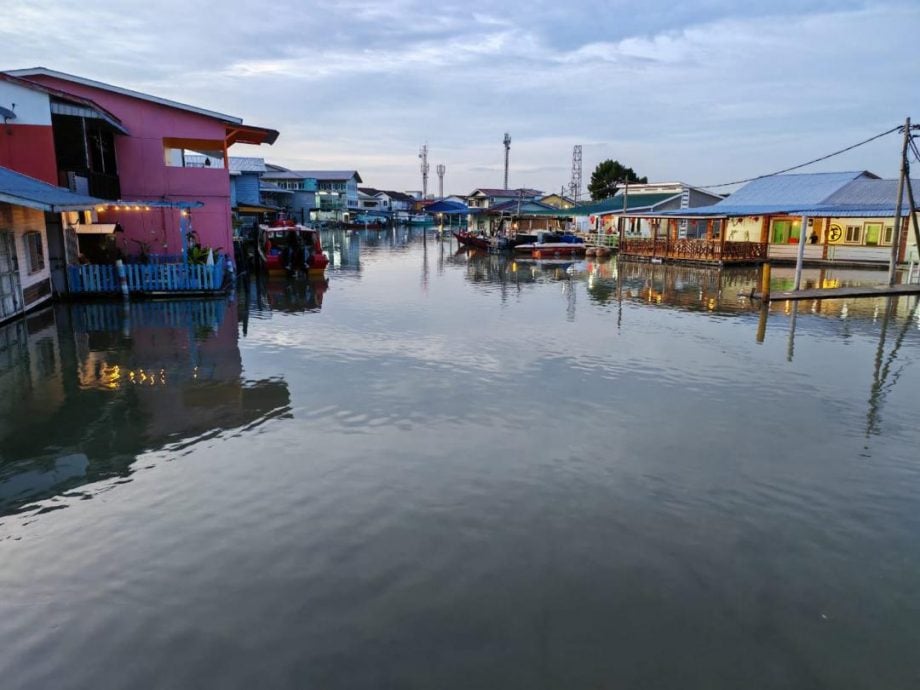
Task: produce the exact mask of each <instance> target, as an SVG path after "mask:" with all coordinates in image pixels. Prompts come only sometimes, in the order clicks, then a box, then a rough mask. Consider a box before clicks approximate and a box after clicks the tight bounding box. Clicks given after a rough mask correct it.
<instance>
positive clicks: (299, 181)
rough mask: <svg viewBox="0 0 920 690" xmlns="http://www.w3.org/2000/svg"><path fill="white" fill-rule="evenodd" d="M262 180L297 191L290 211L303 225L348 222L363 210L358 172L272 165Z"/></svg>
mask: <svg viewBox="0 0 920 690" xmlns="http://www.w3.org/2000/svg"><path fill="white" fill-rule="evenodd" d="M262 179H263V180H264V181H265V182H269V183H271V184H274V185H277V186H278V187H280V188H281V189H284V190H287V191H290V192H293V194H292V195H291V198H290V199H289V200H288V202H289V204H288V206H287V210H288V211H289V212H290V213H291V214H292V215H293V216H294V217H295V218H297V219H299V220H301V221H302V222H306V221H308V220H321V221H347V220H348V219H349V218H350V217H351V216H352V215H354V214H356V213H357V212H358V211H359V210H360V208H361V207H360V204H359V201H358V184H359V183H361V182H362V180H361V176H360V175H359V174H358V171H357V170H289V169H287V168H283V167H281V166H279V165H272V164H268V165H266V171H265V173H264V174H263V175H262Z"/></svg>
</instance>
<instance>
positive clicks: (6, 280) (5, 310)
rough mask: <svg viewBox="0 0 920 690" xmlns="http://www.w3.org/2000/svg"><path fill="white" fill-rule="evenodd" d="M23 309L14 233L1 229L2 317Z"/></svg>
mask: <svg viewBox="0 0 920 690" xmlns="http://www.w3.org/2000/svg"><path fill="white" fill-rule="evenodd" d="M21 311H22V289H21V287H20V285H19V261H18V260H17V258H16V245H15V244H14V238H13V233H12V232H10V231H9V230H0V319H5V318H7V317H9V316H12V315H13V314H18V313H19V312H21Z"/></svg>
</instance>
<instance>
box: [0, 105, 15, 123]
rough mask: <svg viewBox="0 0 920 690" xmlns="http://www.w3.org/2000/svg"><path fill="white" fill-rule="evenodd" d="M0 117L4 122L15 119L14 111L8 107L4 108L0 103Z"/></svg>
mask: <svg viewBox="0 0 920 690" xmlns="http://www.w3.org/2000/svg"><path fill="white" fill-rule="evenodd" d="M0 117H2V118H3V121H4V122H6V121H7V120H15V119H16V113H14V112H13V111H12V110H10V109H9V108H4V107H3V106H2V105H0Z"/></svg>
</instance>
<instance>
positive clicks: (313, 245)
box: [258, 221, 329, 276]
mask: <svg viewBox="0 0 920 690" xmlns="http://www.w3.org/2000/svg"><path fill="white" fill-rule="evenodd" d="M258 250H259V258H260V259H261V262H262V266H263V267H264V269H265V270H266V271H267V272H268V273H269V274H288V275H291V274H297V273H300V272H303V273H306V274H307V275H309V276H319V275H322V274H323V272H324V271H325V270H326V266H328V265H329V258H328V257H327V256H326V255H325V254H324V253H323V245H322V241H321V239H320V234H319V231H318V230H315V229H313V228H310V227H307V226H305V225H298V224H296V223H293V222H292V221H281V222H280V223H278V224H275V225H260V226H259V243H258Z"/></svg>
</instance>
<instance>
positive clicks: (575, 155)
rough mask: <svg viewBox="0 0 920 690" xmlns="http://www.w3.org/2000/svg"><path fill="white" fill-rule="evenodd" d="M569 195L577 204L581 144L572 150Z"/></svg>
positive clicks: (579, 192)
mask: <svg viewBox="0 0 920 690" xmlns="http://www.w3.org/2000/svg"><path fill="white" fill-rule="evenodd" d="M569 194H571V195H572V201H574V202H575V203H576V204H577V203H578V197H579V196H581V144H576V145H575V148H573V149H572V180H571V182H569Z"/></svg>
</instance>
